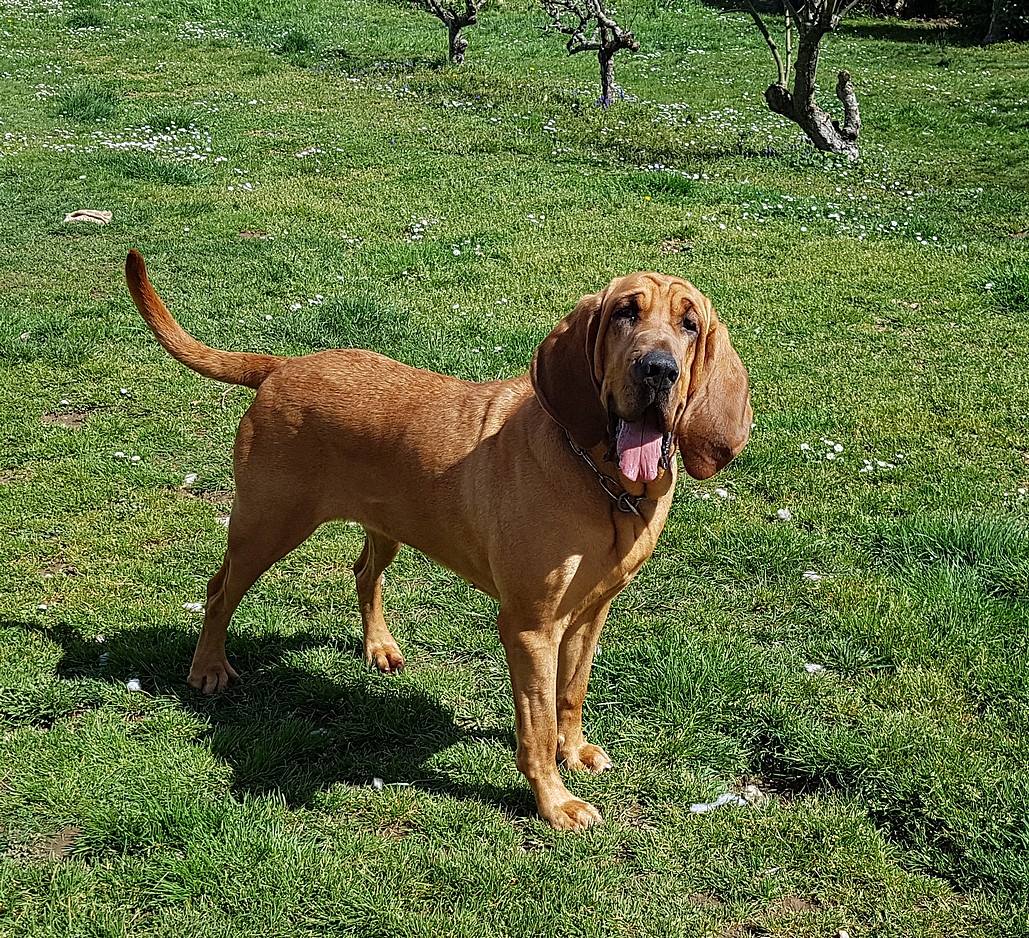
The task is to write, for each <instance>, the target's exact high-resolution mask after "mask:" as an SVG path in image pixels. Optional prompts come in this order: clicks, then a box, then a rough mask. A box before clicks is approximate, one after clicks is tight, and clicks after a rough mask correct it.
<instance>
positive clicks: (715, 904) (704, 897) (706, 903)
mask: <svg viewBox="0 0 1029 938" xmlns="http://www.w3.org/2000/svg"><path fill="white" fill-rule="evenodd" d="M724 904H725V903H724V902H722V900H721V899H719V898H718V897H717V896H712V895H711V894H710V893H707V892H695V893H692V894H691V895H690V905H695V906H697V907H698V908H700V909H720V908H721V907H722V906H723V905H724Z"/></svg>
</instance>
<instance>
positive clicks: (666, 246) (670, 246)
mask: <svg viewBox="0 0 1029 938" xmlns="http://www.w3.org/2000/svg"><path fill="white" fill-rule="evenodd" d="M692 250H693V242H692V241H687V240H686V239H685V238H665V239H664V240H663V241H662V242H661V253H662V254H689V252H690V251H692Z"/></svg>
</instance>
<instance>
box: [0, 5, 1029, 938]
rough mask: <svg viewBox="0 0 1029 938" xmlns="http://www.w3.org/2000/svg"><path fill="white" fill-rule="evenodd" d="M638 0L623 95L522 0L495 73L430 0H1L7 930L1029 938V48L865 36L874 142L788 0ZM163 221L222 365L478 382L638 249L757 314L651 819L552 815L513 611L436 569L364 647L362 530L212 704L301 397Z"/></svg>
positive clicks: (869, 31) (671, 557)
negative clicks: (524, 736)
mask: <svg viewBox="0 0 1029 938" xmlns="http://www.w3.org/2000/svg"><path fill="white" fill-rule="evenodd" d="M627 9H628V7H627ZM631 19H632V22H633V24H634V26H635V28H636V31H637V33H638V34H639V36H640V39H641V42H642V44H643V48H642V50H641V52H640V53H639V54H638V55H636V56H632V57H624V58H620V65H619V80H620V82H621V84H622V85H623V86H624V87H625V89H626V90H627V92H628V93H629V94H630V96H631V97H630V98H629V99H628V100H625V101H622V102H620V103H619V104H618V105H617V106H615V107H614V108H612V109H611V110H610V111H609V112H606V113H604V112H601V111H599V110H598V109H596V108H595V107H594V106H593V101H594V99H595V97H596V94H597V89H596V88H595V87H594V83H595V80H596V79H595V75H594V72H595V63H594V62H593V61H591V60H589V59H588V58H586V57H583V56H577V57H575V58H568V57H566V56H565V54H564V49H563V46H562V44H561V42H560V41H559V40H558V39H557V38H556V37H554V36H547V35H544V34H542V33H541V26H542V17H541V15H540V14H538V13H537V12H535V11H534V10H532V9H531V8H530V7H529V6H528V4H527V3H523V2H513V0H496V2H494V3H493V4H492V6H491V7H490V8H489V9H487V11H486V12H485V13H484V15H483V17H482V24H481V27H479V28H477V29H475V30H473V31H472V32H471V33H470V34H469V39H470V42H471V46H470V49H469V55H468V62H467V64H466V66H465V67H464V68H463V69H461V70H454V69H451V68H445V67H442V65H441V62H440V57H441V50H442V49H443V46H444V36H443V33H442V31H441V30H440V29H438V28H436V27H437V24H436V23H435V21H433V20H431V19H430V18H428V17H426V16H424V15H419V14H416V13H413V12H409V11H407V10H405V9H403V8H400V7H398V6H396V5H393V4H389V3H387V2H385V0H382V2H364V0H346V2H336V3H330V2H327V0H311V2H308V3H304V4H298V3H296V2H292V0H286V2H281V3H272V2H270V0H243V2H238V3H230V2H228V0H191V2H187V0H165V2H160V3H159V2H156V0H138V2H136V3H131V4H130V3H124V2H117V0H109V2H102V0H95V2H94V0H82V2H79V0H0V100H2V101H3V102H4V104H3V106H2V109H0V210H2V213H3V230H2V245H3V246H2V250H0V356H2V361H0V426H2V433H0V438H2V443H0V532H2V535H0V620H2V621H0V934H3V935H4V936H12V938H13V936H33V938H39V936H49V935H75V936H101V935H104V936H107V935H129V934H131V935H137V936H138V935H147V936H151V935H155V936H157V935H161V936H176V938H178V936H181V935H185V934H188V935H191V936H197V938H200V936H222V935H227V934H236V935H265V936H279V935H283V936H285V935H289V936H297V935H305V936H307V935H310V936H315V935H327V934H332V935H361V936H376V935H381V936H396V935H425V936H429V935H432V936H435V935H441V934H446V935H449V934H454V935H469V936H471V935H475V936H479V935H482V936H494V935H576V936H578V935H609V934H617V935H632V936H641V935H662V936H663V935H670V934H672V935H680V934H682V935H717V936H747V935H750V936H757V935H784V936H795V935H796V936H831V935H833V934H834V933H835V930H836V929H838V928H844V929H846V930H848V931H849V933H850V935H851V936H852V938H857V936H868V935H876V936H922V935H939V936H948V938H951V936H981V935H1008V936H1012V938H1014V936H1023V935H1025V934H1026V932H1027V929H1029V822H1027V819H1026V802H1027V791H1029V770H1027V765H1029V670H1027V661H1029V638H1027V635H1029V612H1027V609H1029V603H1027V601H1029V496H1027V494H1026V488H1027V486H1029V430H1027V414H1029V369H1027V368H1026V361H1027V353H1029V322H1027V320H1026V310H1027V306H1029V258H1027V255H1029V251H1027V246H1029V241H1027V240H1026V233H1027V229H1029V185H1027V183H1029V122H1027V117H1029V54H1027V50H1026V49H1025V48H1024V47H1022V48H1018V47H1014V46H997V47H992V48H990V49H986V50H984V49H980V48H977V47H974V46H967V45H965V44H963V41H962V38H961V37H960V36H948V34H947V33H946V32H945V31H944V30H942V29H937V28H934V27H931V26H925V25H917V24H909V25H905V26H896V27H895V26H893V25H887V24H883V23H876V22H873V21H870V20H860V19H858V20H854V21H853V22H851V23H848V25H847V26H846V28H845V29H844V30H843V32H842V33H841V35H839V36H838V37H834V38H833V39H832V40H831V41H830V43H829V46H828V49H827V52H826V59H825V65H824V67H825V69H826V72H825V74H826V76H828V75H830V74H831V71H830V70H831V69H833V68H834V67H838V66H841V65H844V64H846V65H848V66H849V67H850V68H851V69H852V71H853V73H854V76H855V81H856V84H857V87H858V91H859V94H860V95H861V97H862V102H863V111H864V118H865V122H866V131H865V137H864V153H863V159H862V161H861V162H859V163H856V164H846V163H841V162H839V161H836V160H833V159H831V158H825V157H822V156H820V155H818V154H815V153H813V152H811V151H810V150H809V149H808V148H806V147H805V146H803V145H802V144H801V143H800V142H799V141H798V139H797V134H796V132H795V129H794V128H792V127H791V126H787V125H785V124H784V123H783V122H781V121H780V120H779V119H778V118H775V117H773V116H772V115H770V114H768V113H767V111H766V110H765V108H764V105H763V102H762V100H761V91H762V89H763V87H764V85H765V84H766V83H767V81H768V80H769V78H770V77H771V74H772V67H771V63H770V60H769V59H768V56H767V51H766V50H765V49H764V47H763V45H762V42H761V39H760V37H759V36H758V35H757V33H756V32H755V31H754V30H753V27H752V26H751V24H750V21H749V19H748V17H747V16H746V14H745V13H740V12H726V11H725V10H723V9H720V8H716V7H712V6H701V5H697V4H695V3H693V2H690V0H681V2H679V3H676V4H673V5H672V6H671V7H668V8H666V7H665V6H664V5H663V4H660V3H657V2H653V3H652V2H650V0H647V2H640V3H639V5H638V7H637V8H636V9H635V11H634V12H633V15H632V17H631ZM823 83H824V84H825V85H826V87H828V86H829V84H830V82H829V79H828V77H826V78H824V79H823ZM81 208H94V209H106V210H110V211H111V212H113V222H112V224H110V225H109V226H105V227H99V228H98V227H94V226H92V225H77V226H73V225H63V224H62V223H61V219H62V217H63V215H64V213H66V212H70V211H73V210H75V209H81ZM132 246H136V247H139V248H140V249H141V250H142V251H143V253H144V254H145V255H146V257H147V260H148V262H149V265H150V270H151V275H152V277H153V279H154V281H155V283H156V285H157V287H158V288H159V289H160V290H161V291H162V293H163V294H164V296H165V298H166V299H167V301H168V302H169V305H170V306H171V308H172V310H173V311H174V312H175V313H176V314H177V315H178V316H179V318H180V319H181V321H182V322H183V323H184V324H185V325H186V326H187V328H189V329H191V330H192V331H193V332H195V333H196V334H197V335H198V336H200V337H202V338H204V339H205V340H206V341H209V342H211V343H212V344H216V345H221V346H223V347H229V348H248V349H255V350H265V351H273V352H280V353H302V352H307V351H310V350H315V349H321V348H325V347H333V346H348V345H357V346H363V347H370V348H374V349H376V350H378V351H381V352H384V353H387V354H390V355H392V356H394V357H396V358H399V359H401V360H403V361H406V362H409V363H412V364H416V365H420V366H425V367H429V368H433V369H436V370H441V371H446V372H450V373H454V374H458V375H461V376H464V377H468V378H476V379H488V378H494V377H497V376H508V375H512V374H516V373H518V372H520V371H523V370H524V369H525V368H526V366H527V363H528V360H529V358H530V356H531V353H532V350H533V348H534V347H535V345H536V344H537V343H538V342H539V341H540V339H541V338H542V337H543V336H544V335H545V334H546V332H547V331H548V329H549V328H550V326H551V325H552V324H553V323H554V322H555V321H556V320H557V319H558V318H559V317H560V316H561V315H563V314H564V313H565V312H566V311H567V310H568V309H569V308H570V307H571V305H572V304H573V303H574V301H575V300H576V299H577V298H578V297H579V296H580V295H581V294H583V293H585V292H588V291H592V290H595V289H596V288H598V287H599V286H601V285H602V284H604V283H605V282H606V281H607V280H608V279H609V278H610V277H612V276H613V275H617V274H622V273H625V272H628V271H631V270H635V269H658V270H662V271H664V272H667V273H670V274H679V275H684V276H687V277H688V278H690V279H692V280H693V281H694V282H696V283H697V284H698V285H699V286H700V287H701V288H702V289H703V290H704V291H705V292H706V293H708V294H709V295H710V296H711V297H712V298H713V299H714V301H715V304H716V306H717V307H718V308H719V310H720V314H721V316H722V318H723V319H724V320H725V321H726V322H727V323H728V324H729V326H730V329H731V330H732V333H733V337H734V342H735V344H736V347H737V348H738V349H739V350H740V352H741V354H742V356H743V359H744V361H745V362H746V363H747V364H748V366H749V368H750V372H751V378H752V382H753V388H754V392H753V396H754V409H755V413H756V421H757V429H756V431H755V433H754V436H753V439H752V441H751V444H750V446H749V448H748V449H747V450H746V451H745V453H744V455H743V456H742V457H741V458H740V459H739V460H738V461H737V462H736V463H735V464H734V465H733V466H732V467H730V469H729V470H728V471H726V472H725V473H724V474H723V475H722V476H720V477H719V478H718V479H716V480H713V481H712V482H710V483H704V484H700V483H692V482H688V481H687V482H685V483H684V484H683V485H682V488H681V491H680V493H679V494H678V497H677V503H676V507H675V508H674V510H673V516H672V519H671V522H670V524H669V527H668V529H667V531H666V533H665V535H664V538H663V540H662V542H661V544H660V545H659V548H658V551H657V552H656V554H655V556H654V557H653V559H652V560H651V562H650V563H649V565H648V566H646V567H645V568H644V570H643V572H642V573H641V575H640V576H639V577H638V579H637V580H636V581H635V582H634V583H633V585H632V586H631V587H630V588H629V589H628V590H627V591H626V592H625V593H624V594H623V595H622V597H621V598H620V599H619V600H618V602H617V603H616V605H615V607H614V610H613V611H612V615H611V618H610V620H609V623H608V627H607V630H606V632H605V634H604V637H603V640H602V653H601V655H600V658H599V660H598V661H597V667H596V668H595V671H594V678H593V681H592V686H591V690H590V696H589V698H588V701H587V719H588V723H589V727H590V731H591V738H592V739H594V740H595V741H597V742H599V743H601V744H602V745H603V746H604V747H605V748H606V749H607V751H608V752H609V753H611V755H612V756H613V758H614V759H615V761H616V763H617V764H616V767H615V770H614V771H613V772H611V773H608V774H606V775H604V776H600V777H597V778H578V777H576V778H575V779H574V780H573V781H571V782H570V784H571V787H572V789H573V791H574V792H576V793H579V794H581V795H583V796H584V797H588V798H589V799H590V800H591V801H592V802H594V803H595V804H597V805H598V807H600V809H601V810H602V811H603V813H604V815H605V818H606V821H607V823H606V824H605V825H604V826H603V827H602V828H599V829H596V830H594V831H591V832H589V833H588V834H586V835H583V836H567V835H565V836H562V835H557V834H554V833H552V832H551V831H550V830H549V829H548V828H547V827H546V826H545V825H544V824H543V823H542V822H541V821H539V820H538V819H537V818H536V817H535V816H534V813H533V804H532V799H531V795H530V792H529V790H528V787H527V786H526V785H525V783H524V782H523V780H522V779H521V777H520V776H519V775H518V773H517V771H516V769H515V766H514V759H513V737H512V708H511V703H510V698H509V690H508V681H507V673H506V667H505V665H504V660H503V654H502V650H501V648H500V645H499V641H498V639H497V637H496V635H495V630H494V625H493V616H494V613H495V610H494V608H493V605H492V602H491V601H490V600H488V599H486V598H484V597H483V596H481V595H479V594H476V593H474V592H473V591H472V590H471V589H470V588H469V587H467V586H465V585H464V584H462V583H461V582H459V581H457V580H456V578H454V577H453V576H451V575H450V574H449V573H447V572H446V571H443V570H441V569H439V568H437V567H435V566H434V565H432V564H431V563H430V562H428V561H427V560H425V559H424V558H422V557H420V556H418V555H416V554H415V553H414V552H412V551H405V552H403V553H402V554H401V556H400V558H399V559H398V561H397V563H396V564H395V565H394V566H393V567H391V569H390V574H389V576H388V583H387V593H386V604H387V616H388V619H389V621H390V624H391V627H392V628H393V631H394V633H395V634H396V635H397V638H398V640H399V641H400V643H401V645H402V647H403V648H404V650H405V652H406V655H407V661H408V669H407V670H406V671H405V672H404V673H403V674H402V675H401V676H399V677H397V678H394V679H389V678H383V677H380V676H378V675H375V674H370V673H368V672H367V671H366V670H365V669H364V667H363V664H362V662H361V660H360V656H359V640H360V630H361V627H360V617H359V614H358V610H357V606H356V601H355V596H354V586H353V580H352V577H351V575H350V569H349V565H350V564H351V563H352V562H353V560H354V559H355V557H356V554H357V551H358V549H359V546H360V538H359V531H358V529H356V528H354V527H349V526H344V525H339V526H335V527H329V528H326V529H323V530H322V531H321V532H319V533H318V534H317V535H316V536H315V537H314V538H313V539H312V540H310V541H309V542H308V543H306V544H305V545H303V547H302V548H301V549H299V550H298V551H297V552H296V553H295V554H293V555H291V556H290V557H289V558H287V559H286V560H285V561H284V562H282V563H280V564H279V565H278V566H277V567H275V568H274V569H273V570H272V571H271V572H270V573H269V574H268V575H267V576H266V577H265V578H264V579H263V580H262V581H261V582H260V583H259V584H258V585H257V587H255V588H254V590H253V591H252V592H251V593H250V595H249V596H248V598H247V599H246V600H244V603H243V605H242V606H241V608H240V610H239V612H238V614H237V616H236V620H235V628H234V631H233V632H231V633H230V641H229V654H230V660H232V661H233V662H234V664H235V665H236V667H237V668H238V669H239V670H240V671H241V672H243V673H244V677H245V680H244V682H243V683H242V684H240V685H238V686H237V687H236V688H234V689H232V690H231V691H230V692H228V693H227V694H225V695H223V696H221V697H219V698H217V699H204V698H200V697H199V696H198V695H195V694H194V693H192V692H190V691H189V690H188V688H187V687H186V686H185V675H186V671H187V668H188V664H189V659H190V655H191V652H192V646H193V643H194V641H195V637H196V634H197V631H198V628H199V622H200V618H199V615H198V614H197V613H195V612H193V611H190V610H189V609H188V608H185V607H186V605H187V604H191V603H196V602H198V601H200V600H202V599H203V591H204V586H205V583H206V580H207V578H208V577H209V576H210V575H211V573H213V572H214V570H215V569H216V568H217V565H218V563H219V561H220V558H221V552H222V549H223V546H224V537H225V531H224V528H223V526H222V525H221V523H220V519H223V518H224V516H225V515H226V514H227V513H228V507H229V505H230V503H231V497H232V495H231V493H232V480H231V473H230V460H229V452H230V445H231V439H232V435H233V432H234V429H235V425H236V423H237V421H238V419H239V417H240V415H241V413H242V412H243V410H244V409H245V408H246V406H247V404H248V402H249V399H250V396H251V392H249V391H246V390H245V389H241V388H226V387H225V386H221V385H216V384H214V383H213V382H209V381H205V380H203V379H200V378H198V377H197V376H196V375H194V374H192V373H190V372H187V371H186V370H184V369H183V368H182V367H180V366H179V365H177V364H176V363H175V362H173V361H172V360H170V359H169V358H168V357H167V356H166V355H165V354H164V352H163V351H161V349H160V348H159V347H158V346H157V344H156V342H155V341H154V340H153V338H152V336H151V335H150V333H149V332H148V331H147V330H146V328H145V326H144V325H143V324H142V322H141V321H140V319H139V317H138V316H137V314H136V312H135V310H134V309H133V308H132V306H131V303H130V302H129V300H128V297H127V295H126V292H125V290H124V286H123V283H122V279H121V265H122V262H123V259H124V256H125V253H126V250H127V249H128V248H129V247H132ZM833 444H839V445H840V446H841V447H842V451H840V452H836V451H835V448H834V446H833ZM827 453H832V456H833V457H834V458H832V459H830V458H828V456H827V455H826V454H827ZM867 467H871V468H867ZM190 474H196V481H195V482H194V483H193V484H192V485H189V486H187V485H185V484H184V482H185V479H186V477H187V475H190ZM719 489H722V490H723V492H724V493H725V495H727V496H728V497H723V495H722V494H720V493H719V491H718V490H719ZM781 508H786V509H788V510H789V512H790V513H791V515H792V517H791V520H788V521H777V520H775V518H776V512H777V511H778V510H779V509H781ZM805 573H807V574H808V575H807V576H805ZM812 574H813V575H812ZM818 577H820V578H818ZM806 665H821V666H822V667H823V670H821V671H817V670H816V669H808V668H806V667H805V666H806ZM811 671H814V672H815V673H810V672H811ZM133 679H136V680H138V681H139V682H140V685H141V687H142V692H141V693H139V692H137V693H130V692H128V691H127V690H126V684H127V682H129V681H131V680H133ZM375 778H379V779H382V780H383V781H384V783H385V785H384V787H383V788H382V789H381V790H378V789H377V787H376V786H374V785H373V784H372V781H373V779H375ZM748 783H754V784H756V785H757V786H758V787H759V788H760V789H761V791H762V792H763V793H764V796H765V797H764V798H763V800H762V801H760V803H758V804H756V805H754V806H751V807H745V808H742V807H740V808H733V807H727V808H723V809H720V810H717V811H713V812H711V813H710V814H706V815H694V814H691V813H690V811H689V806H690V804H691V803H692V802H697V801H707V800H710V799H712V798H714V797H716V796H717V795H718V794H720V793H722V792H724V791H727V790H731V791H738V790H740V788H741V787H742V786H744V785H746V784H748Z"/></svg>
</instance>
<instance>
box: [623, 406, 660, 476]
mask: <svg viewBox="0 0 1029 938" xmlns="http://www.w3.org/2000/svg"><path fill="white" fill-rule="evenodd" d="M660 462H661V430H660V429H659V428H658V427H657V424H656V421H655V420H654V418H653V417H651V416H649V415H645V416H644V417H643V419H642V420H639V421H637V422H636V423H626V422H625V421H623V422H622V425H621V426H620V427H619V429H618V468H619V469H621V470H622V475H623V476H625V478H627V479H629V480H631V481H632V482H653V481H654V479H656V478H657V471H658V466H659V464H660Z"/></svg>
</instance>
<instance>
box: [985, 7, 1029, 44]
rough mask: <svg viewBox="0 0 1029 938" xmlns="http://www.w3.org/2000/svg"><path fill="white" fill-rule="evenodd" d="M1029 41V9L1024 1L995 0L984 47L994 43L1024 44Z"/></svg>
mask: <svg viewBox="0 0 1029 938" xmlns="http://www.w3.org/2000/svg"><path fill="white" fill-rule="evenodd" d="M1026 39H1029V8H1027V7H1026V5H1025V3H1024V2H1022V0H993V15H992V16H991V17H990V30H989V32H988V33H987V34H986V38H985V39H984V40H983V44H984V45H990V43H993V42H1023V41H1025V40H1026Z"/></svg>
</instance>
